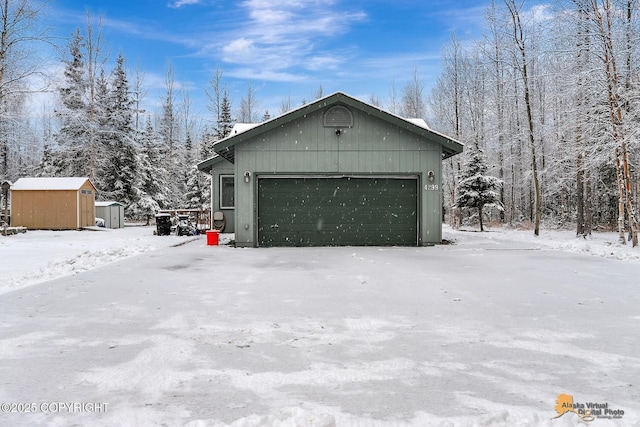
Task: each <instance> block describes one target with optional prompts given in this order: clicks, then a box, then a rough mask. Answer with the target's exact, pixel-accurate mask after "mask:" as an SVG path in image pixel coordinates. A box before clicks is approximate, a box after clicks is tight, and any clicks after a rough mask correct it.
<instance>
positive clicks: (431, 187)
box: [424, 184, 438, 191]
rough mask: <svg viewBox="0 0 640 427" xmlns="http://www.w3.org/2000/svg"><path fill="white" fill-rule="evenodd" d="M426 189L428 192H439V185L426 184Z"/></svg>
mask: <svg viewBox="0 0 640 427" xmlns="http://www.w3.org/2000/svg"><path fill="white" fill-rule="evenodd" d="M424 189H425V190H427V191H438V184H425V186H424Z"/></svg>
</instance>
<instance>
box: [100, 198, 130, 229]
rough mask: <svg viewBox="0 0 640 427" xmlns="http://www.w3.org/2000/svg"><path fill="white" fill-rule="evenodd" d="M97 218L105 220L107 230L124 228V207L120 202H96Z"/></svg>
mask: <svg viewBox="0 0 640 427" xmlns="http://www.w3.org/2000/svg"><path fill="white" fill-rule="evenodd" d="M96 217H98V218H102V219H104V226H105V227H106V228H122V227H124V205H123V204H122V203H119V202H113V201H106V202H96Z"/></svg>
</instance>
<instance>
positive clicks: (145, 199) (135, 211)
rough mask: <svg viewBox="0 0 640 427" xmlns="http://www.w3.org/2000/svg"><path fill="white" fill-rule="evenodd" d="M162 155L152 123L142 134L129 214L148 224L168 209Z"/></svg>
mask: <svg viewBox="0 0 640 427" xmlns="http://www.w3.org/2000/svg"><path fill="white" fill-rule="evenodd" d="M159 159H160V155H159V152H158V146H157V143H156V141H155V134H154V130H153V126H152V125H151V121H150V120H148V121H147V126H146V128H145V130H144V132H142V135H141V142H140V147H139V149H138V155H137V163H138V174H137V181H136V185H135V186H134V190H135V196H136V197H135V202H134V203H133V204H132V205H131V207H130V209H129V212H130V215H131V216H132V217H134V218H145V219H146V222H147V224H148V223H149V220H150V218H151V217H152V216H153V215H155V213H156V212H157V211H158V210H159V209H161V208H164V207H167V201H166V198H165V196H164V191H165V190H166V183H165V179H164V178H165V175H164V174H163V173H162V171H161V169H160V167H159V165H158V161H159Z"/></svg>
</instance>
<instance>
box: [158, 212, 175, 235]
mask: <svg viewBox="0 0 640 427" xmlns="http://www.w3.org/2000/svg"><path fill="white" fill-rule="evenodd" d="M156 229H157V234H158V236H168V235H169V234H171V215H169V214H168V213H160V214H157V215H156Z"/></svg>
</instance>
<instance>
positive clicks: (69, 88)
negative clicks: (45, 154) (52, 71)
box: [51, 29, 93, 178]
mask: <svg viewBox="0 0 640 427" xmlns="http://www.w3.org/2000/svg"><path fill="white" fill-rule="evenodd" d="M83 46H84V41H83V38H82V35H81V34H80V30H79V29H78V30H77V31H76V32H75V33H74V34H73V35H72V36H71V39H70V40H69V53H70V58H67V59H64V60H63V61H64V64H65V68H64V78H65V85H64V86H63V87H61V88H60V90H59V94H60V102H61V106H60V107H59V108H58V109H57V110H56V116H57V117H58V119H59V120H60V128H59V130H58V133H57V134H56V135H55V138H56V140H57V142H58V147H59V148H60V150H59V151H58V152H57V153H55V154H54V155H55V157H56V159H55V161H53V162H51V163H53V164H56V166H57V168H58V170H56V171H55V174H57V175H68V176H89V177H91V178H93V173H90V171H89V169H88V168H89V165H90V164H92V161H91V160H90V157H91V156H92V154H91V152H90V151H91V145H90V143H89V129H88V126H87V125H88V124H89V117H88V108H87V104H86V101H85V99H86V98H85V91H86V86H87V82H86V78H85V72H86V71H85V60H84V54H83Z"/></svg>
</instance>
